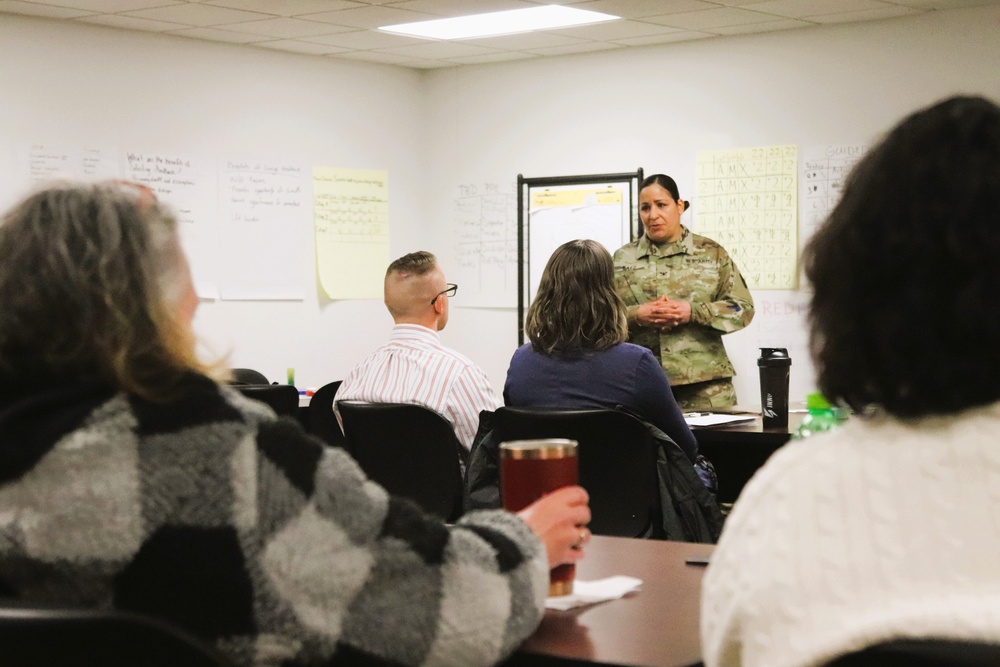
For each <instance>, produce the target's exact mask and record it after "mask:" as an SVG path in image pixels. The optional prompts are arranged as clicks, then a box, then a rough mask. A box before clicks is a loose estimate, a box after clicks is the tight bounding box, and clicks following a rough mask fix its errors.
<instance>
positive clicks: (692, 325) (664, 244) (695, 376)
mask: <svg viewBox="0 0 1000 667" xmlns="http://www.w3.org/2000/svg"><path fill="white" fill-rule="evenodd" d="M688 208H690V204H689V203H688V202H686V201H684V200H683V199H681V198H680V196H679V195H678V192H677V184H676V183H675V182H674V179H672V178H670V177H669V176H666V175H664V174H654V175H652V176H650V177H648V178H646V179H645V180H644V181H643V182H642V184H641V185H640V186H639V218H640V219H641V220H642V226H643V229H644V231H645V233H644V234H643V235H642V237H640V238H639V239H638V240H637V241H633V242H632V243H629V244H628V245H626V246H624V247H622V248H619V249H618V251H617V252H615V256H614V262H615V286H616V289H617V291H618V294H619V296H621V298H622V300H623V301H625V305H626V306H627V307H628V323H629V341H630V342H632V343H635V344H636V345H642V346H643V347H647V348H649V349H650V350H651V351H652V352H653V354H654V355H655V356H656V357H657V358H658V359H659V360H660V365H661V366H662V367H663V370H664V372H665V373H666V374H667V378H668V379H669V380H670V384H671V387H672V388H673V391H674V396H676V398H677V402H678V403H679V404H680V405H681V407H682V408H683V409H685V410H695V409H705V408H709V409H710V408H719V407H729V406H732V405H735V404H736V390H735V389H734V388H733V381H732V377H733V376H734V375H735V374H736V370H735V369H734V368H733V365H732V363H731V362H730V361H729V356H728V355H727V354H726V348H725V346H723V344H722V335H723V334H727V333H730V332H732V331H738V330H739V329H742V328H743V327H745V326H746V325H748V324H749V323H750V320H752V319H753V314H754V306H753V297H751V296H750V290H749V289H748V288H747V284H746V281H745V280H744V279H743V276H742V275H740V272H739V269H737V268H736V264H735V263H734V262H733V260H732V258H730V256H729V253H727V252H726V250H725V248H723V247H722V246H720V245H719V244H718V243H716V242H715V241H713V240H712V239H709V238H706V237H704V236H699V235H698V234H692V233H691V231H690V230H688V229H687V228H686V227H685V226H684V225H682V224H681V214H682V213H684V211H686V210H687V209H688Z"/></svg>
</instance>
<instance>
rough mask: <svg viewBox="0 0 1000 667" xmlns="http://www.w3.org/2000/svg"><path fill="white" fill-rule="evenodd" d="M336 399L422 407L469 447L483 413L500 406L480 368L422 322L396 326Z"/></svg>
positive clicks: (345, 381)
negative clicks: (441, 419) (445, 422)
mask: <svg viewBox="0 0 1000 667" xmlns="http://www.w3.org/2000/svg"><path fill="white" fill-rule="evenodd" d="M337 400H338V401H368V402H371V403H416V404H417V405H423V406H424V407H427V408H430V409H431V410H434V411H435V412H438V413H440V414H441V415H442V416H444V417H445V419H447V420H448V421H450V422H451V424H452V426H453V427H454V428H455V435H456V436H458V441H459V442H461V443H462V444H463V445H464V446H465V447H466V449H471V448H472V440H473V438H474V437H475V435H476V430H477V429H478V428H479V412H480V411H481V410H496V409H497V408H498V407H500V406H501V405H502V403H501V402H500V400H499V399H498V398H497V395H496V393H494V391H493V388H492V387H491V386H490V383H489V380H488V379H487V377H486V373H484V372H483V370H482V369H481V368H479V366H476V365H475V364H474V363H473V362H472V361H470V360H469V359H468V358H467V357H465V356H464V355H461V354H459V353H458V352H455V351H454V350H451V349H448V348H447V347H445V346H444V345H442V344H441V337H440V336H439V335H438V333H437V332H436V331H434V330H433V329H428V328H427V327H424V326H420V325H419V324H397V325H396V326H394V327H393V329H392V333H391V334H390V335H389V341H388V342H387V343H386V344H385V345H383V346H382V347H380V348H378V349H377V350H375V351H374V352H372V353H371V354H370V355H368V357H367V358H366V359H365V360H364V361H362V362H361V363H360V364H358V365H357V366H355V367H354V370H352V371H351V372H350V373H348V375H347V377H346V378H344V381H343V382H342V383H341V385H340V388H339V389H337ZM334 410H336V408H334ZM337 417H338V419H339V418H340V416H339V415H338V416H337Z"/></svg>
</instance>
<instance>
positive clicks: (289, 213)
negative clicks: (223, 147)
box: [219, 160, 308, 299]
mask: <svg viewBox="0 0 1000 667" xmlns="http://www.w3.org/2000/svg"><path fill="white" fill-rule="evenodd" d="M219 183H220V192H219V195H220V197H219V204H220V209H221V210H220V213H221V226H222V234H223V238H224V239H225V248H226V251H225V253H223V260H222V262H221V267H222V268H221V271H220V275H219V291H220V295H221V296H222V298H223V299H302V298H304V297H305V289H304V284H305V280H304V273H305V271H304V269H305V259H306V253H305V241H306V240H305V237H304V233H305V229H306V221H307V220H308V217H307V216H308V213H307V212H308V208H307V206H306V202H307V199H306V192H307V190H308V181H307V180H306V175H305V170H304V169H303V168H302V167H301V166H299V165H297V164H288V163H281V162H269V161H266V160H226V161H225V163H223V164H221V165H220V166H219Z"/></svg>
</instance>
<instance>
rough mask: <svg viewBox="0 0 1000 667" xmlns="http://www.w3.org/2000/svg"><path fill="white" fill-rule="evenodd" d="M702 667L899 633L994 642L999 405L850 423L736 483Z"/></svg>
mask: <svg viewBox="0 0 1000 667" xmlns="http://www.w3.org/2000/svg"><path fill="white" fill-rule="evenodd" d="M701 635H702V645H703V655H704V662H705V665H706V667H716V666H722V665H726V666H728V665H745V666H748V667H784V666H792V665H794V666H796V667H804V666H807V665H822V664H823V663H825V662H826V661H828V660H829V659H831V658H833V657H835V656H837V655H841V654H843V653H847V652H850V651H853V650H857V649H860V648H863V647H864V646H867V645H870V644H873V643H877V642H879V641H882V640H885V639H889V638H892V637H898V636H909V637H921V636H923V637H929V636H937V637H952V638H968V639H986V640H994V641H998V642H1000V404H994V405H992V406H988V407H985V408H977V409H974V410H969V411H966V412H964V413H962V414H960V415H955V416H950V417H934V418H927V419H923V420H919V421H913V422H905V423H903V422H900V421H898V420H894V419H890V418H887V417H878V418H871V419H866V420H862V419H857V418H855V419H853V420H851V421H850V422H848V423H847V424H846V425H845V426H844V427H843V428H842V429H840V430H839V431H834V432H830V433H826V434H822V435H818V436H813V437H812V438H809V439H807V440H803V441H798V442H793V443H790V444H788V445H787V446H785V447H784V448H782V449H781V450H780V451H779V452H777V453H776V454H775V455H774V456H773V457H772V458H771V459H770V460H769V461H768V462H767V464H766V465H765V466H764V467H763V468H762V469H761V470H760V471H758V473H757V474H756V475H755V476H754V478H753V479H752V480H751V481H750V483H749V484H748V485H747V486H746V488H745V489H744V491H743V494H742V495H741V496H740V498H739V501H738V502H737V503H736V505H735V507H734V509H733V512H732V514H731V515H730V516H729V518H728V519H727V521H726V525H725V528H724V530H723V533H722V537H721V539H720V541H719V545H718V547H717V549H716V551H715V554H714V556H713V558H712V564H711V565H710V566H709V568H708V571H707V572H706V576H705V581H704V588H703V593H702V618H701Z"/></svg>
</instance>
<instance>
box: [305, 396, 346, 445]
mask: <svg viewBox="0 0 1000 667" xmlns="http://www.w3.org/2000/svg"><path fill="white" fill-rule="evenodd" d="M340 383H341V380H337V381H336V382H328V383H327V384H325V385H323V386H322V387H320V388H319V389H317V390H316V392H315V393H314V394H313V395H312V398H310V399H309V432H310V433H312V434H313V435H315V436H318V437H319V438H321V439H322V440H323V441H324V442H326V443H327V444H329V445H333V446H334V447H343V448H344V449H347V440H346V439H345V438H344V432H343V431H341V430H340V424H339V423H338V422H337V415H335V414H333V401H334V399H335V398H336V396H337V390H338V389H340Z"/></svg>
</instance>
